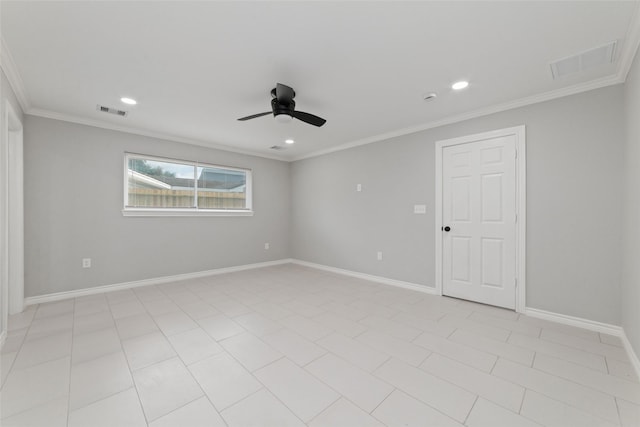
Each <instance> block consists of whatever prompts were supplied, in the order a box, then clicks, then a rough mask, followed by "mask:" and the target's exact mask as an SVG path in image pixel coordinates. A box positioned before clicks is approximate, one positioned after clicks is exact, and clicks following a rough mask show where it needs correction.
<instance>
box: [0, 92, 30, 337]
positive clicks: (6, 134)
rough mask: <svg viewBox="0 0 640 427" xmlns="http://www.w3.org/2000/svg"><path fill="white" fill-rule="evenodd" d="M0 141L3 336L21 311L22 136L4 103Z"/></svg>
mask: <svg viewBox="0 0 640 427" xmlns="http://www.w3.org/2000/svg"><path fill="white" fill-rule="evenodd" d="M3 102H4V117H2V121H1V122H2V129H1V132H2V135H1V137H0V173H1V174H2V179H1V180H0V181H1V182H2V188H0V197H1V198H2V200H1V203H0V207H1V208H0V209H1V210H2V212H0V218H1V224H0V228H1V229H2V231H3V232H2V240H1V241H0V258H1V259H0V267H1V268H2V274H1V275H0V292H1V296H2V298H1V300H2V319H0V324H1V326H2V333H3V335H4V333H6V329H7V326H8V325H7V321H8V316H9V314H15V313H19V312H21V311H22V310H23V309H24V141H23V137H24V132H23V125H22V122H21V121H20V117H19V116H18V114H17V113H16V111H15V110H14V108H13V106H12V105H11V103H10V102H9V101H8V100H6V99H4V100H3Z"/></svg>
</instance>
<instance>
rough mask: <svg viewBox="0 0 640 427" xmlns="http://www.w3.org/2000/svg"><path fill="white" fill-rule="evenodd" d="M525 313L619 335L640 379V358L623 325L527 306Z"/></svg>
mask: <svg viewBox="0 0 640 427" xmlns="http://www.w3.org/2000/svg"><path fill="white" fill-rule="evenodd" d="M524 314H526V315H527V316H531V317H537V318H538V319H544V320H549V321H551V322H556V323H562V324H564V325H569V326H575V327H578V328H582V329H588V330H590V331H593V332H601V333H603V334H609V335H614V336H617V337H619V338H620V339H621V340H622V343H623V345H624V349H625V350H626V352H627V355H628V356H629V360H630V361H631V365H632V366H633V368H634V370H635V371H636V375H637V377H638V378H639V379H640V359H638V355H637V354H636V352H635V351H634V349H633V346H632V345H631V342H630V341H629V338H627V334H626V333H625V332H624V329H623V328H622V327H621V326H617V325H610V324H608V323H601V322H596V321H594V320H588V319H583V318H580V317H574V316H567V315H566V314H558V313H553V312H551V311H545V310H539V309H537V308H526V309H525V312H524Z"/></svg>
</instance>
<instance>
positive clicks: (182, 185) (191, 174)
mask: <svg viewBox="0 0 640 427" xmlns="http://www.w3.org/2000/svg"><path fill="white" fill-rule="evenodd" d="M124 161H125V168H124V169H125V179H124V182H125V189H124V210H123V211H122V212H123V214H124V215H132V216H133V215H137V216H140V215H141V216H155V215H170V216H171V215H175V216H181V215H252V214H253V212H252V210H251V171H250V170H248V169H239V168H231V167H226V166H215V165H209V164H205V163H198V162H189V161H184V160H174V159H163V158H159V157H150V156H142V155H139V154H130V153H125V156H124Z"/></svg>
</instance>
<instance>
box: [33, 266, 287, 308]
mask: <svg viewBox="0 0 640 427" xmlns="http://www.w3.org/2000/svg"><path fill="white" fill-rule="evenodd" d="M289 263H291V259H289V258H285V259H279V260H276V261H266V262H258V263H255V264H244V265H237V266H234V267H223V268H216V269H213V270H205V271H198V272H195V273H185V274H176V275H174V276H163V277H154V278H151V279H142V280H135V281H132V282H124V283H116V284H113V285H104V286H96V287H94V288H85V289H76V290H73V291H66V292H56V293H54V294H46V295H38V296H35V297H28V298H25V300H24V303H25V306H28V305H34V304H43V303H46V302H52V301H60V300H64V299H69V298H78V297H84V296H87V295H95V294H101V293H103V292H113V291H120V290H123V289H132V288H138V287H141V286H149V285H160V284H162V283H169V282H177V281H181V280H190V279H199V278H201V277H207V276H215V275H218V274H225V273H234V272H237V271H244V270H253V269H255V268H262V267H271V266H274V265H281V264H289Z"/></svg>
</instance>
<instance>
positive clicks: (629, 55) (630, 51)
mask: <svg viewBox="0 0 640 427" xmlns="http://www.w3.org/2000/svg"><path fill="white" fill-rule="evenodd" d="M638 46H640V3H638V2H636V5H635V11H634V13H633V14H632V17H631V20H630V21H629V28H627V34H626V37H625V40H624V44H623V46H622V53H621V54H620V63H619V64H620V66H619V67H618V77H619V78H620V79H621V80H622V81H623V82H625V81H626V80H627V75H628V74H629V71H630V70H631V66H632V65H633V60H634V58H635V57H636V54H637V52H638Z"/></svg>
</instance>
